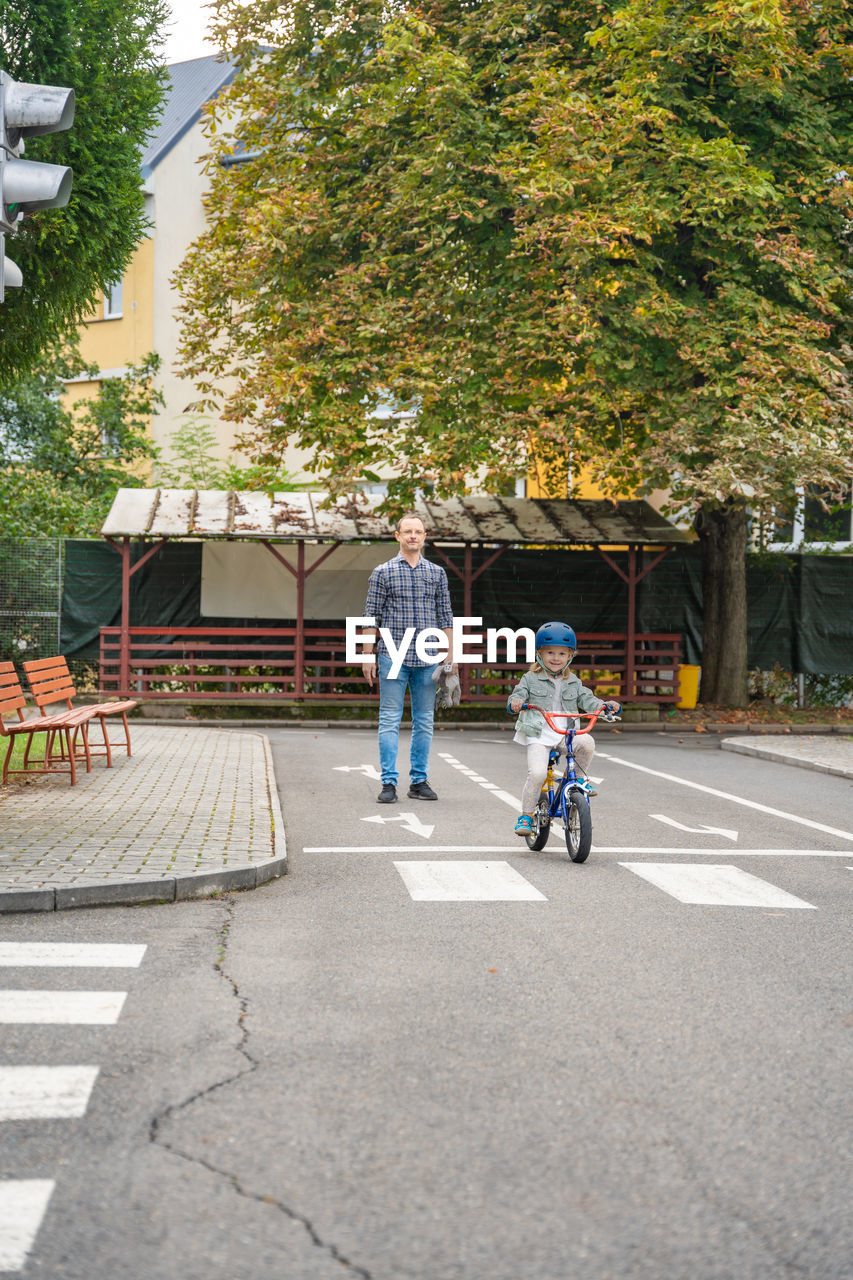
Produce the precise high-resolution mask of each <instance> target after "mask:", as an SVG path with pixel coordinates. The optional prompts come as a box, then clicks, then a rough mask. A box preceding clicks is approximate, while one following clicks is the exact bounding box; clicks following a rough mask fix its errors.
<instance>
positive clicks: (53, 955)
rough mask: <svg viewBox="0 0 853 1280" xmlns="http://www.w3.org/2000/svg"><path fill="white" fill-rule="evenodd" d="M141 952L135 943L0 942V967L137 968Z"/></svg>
mask: <svg viewBox="0 0 853 1280" xmlns="http://www.w3.org/2000/svg"><path fill="white" fill-rule="evenodd" d="M145 951H146V948H145V947H144V946H142V945H137V944H136V943H118V942H116V943H112V942H108V943H100V942H0V965H5V966H7V967H11V968H22V969H23V968H28V967H35V966H38V967H39V968H43V969H54V968H56V969H59V968H62V969H64V968H78V969H137V968H138V967H139V965H140V964H141V963H142V957H143V956H144V955H145Z"/></svg>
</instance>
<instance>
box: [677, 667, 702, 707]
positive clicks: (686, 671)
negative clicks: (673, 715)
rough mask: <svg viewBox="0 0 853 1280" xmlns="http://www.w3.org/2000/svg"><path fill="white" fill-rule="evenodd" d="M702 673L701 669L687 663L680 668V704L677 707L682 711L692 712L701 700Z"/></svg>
mask: <svg viewBox="0 0 853 1280" xmlns="http://www.w3.org/2000/svg"><path fill="white" fill-rule="evenodd" d="M701 672H702V668H701V667H693V666H690V665H689V664H687V663H684V664H682V665H681V666H679V668H678V702H676V704H675V705H676V706H677V707H680V708H681V709H682V711H691V710H692V709H693V707H695V706H696V703H697V702H698V700H699V676H700V674H701Z"/></svg>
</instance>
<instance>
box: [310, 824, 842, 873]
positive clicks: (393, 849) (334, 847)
mask: <svg viewBox="0 0 853 1280" xmlns="http://www.w3.org/2000/svg"><path fill="white" fill-rule="evenodd" d="M560 830H561V829H560ZM554 835H556V833H554ZM557 843H559V844H562V843H563V837H562V835H560V836H559V839H558V841H557ZM519 850H522V851H525V846H524V844H523V842H522V841H519V843H518V844H431V845H430V847H429V851H430V853H518V852H519ZM302 852H303V853H413V852H414V846H413V845H410V844H326V845H305V846H303V849H302ZM592 852H593V853H618V854H627V853H635V854H636V853H653V854H661V855H662V854H686V855H687V856H689V857H695V858H719V857H721V856H722V857H724V858H730V857H731V856H732V849H731V846H729V847H727V848H725V849H693V848H691V847H690V846H688V845H684V846H682V845H679V846H678V847H677V848H668V847H661V846H660V845H595V844H594V845H593V846H592ZM737 857H738V858H849V857H850V850H849V849H738V851H737ZM850 870H851V871H853V867H851V868H850Z"/></svg>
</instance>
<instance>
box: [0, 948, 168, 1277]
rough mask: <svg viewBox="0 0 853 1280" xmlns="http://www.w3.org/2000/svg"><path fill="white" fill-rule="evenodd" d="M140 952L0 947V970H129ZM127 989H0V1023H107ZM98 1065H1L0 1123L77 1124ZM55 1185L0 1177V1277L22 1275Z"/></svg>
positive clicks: (118, 1009) (113, 1019)
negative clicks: (14, 1274) (57, 1121)
mask: <svg viewBox="0 0 853 1280" xmlns="http://www.w3.org/2000/svg"><path fill="white" fill-rule="evenodd" d="M145 951H146V947H145V946H144V945H141V944H136V943H132V944H131V943H127V944H125V943H121V944H120V943H84V942H11V941H9V940H4V941H2V942H0V967H5V968H6V969H17V968H53V969H57V968H69V969H74V968H76V969H81V968H104V969H118V968H125V969H135V968H137V967H138V966H139V965H140V964H141V963H142V958H143V956H144V955H145ZM126 997H127V992H126V991H58V990H28V989H27V988H25V987H23V988H13V987H9V988H4V989H2V990H0V1024H3V1023H5V1024H18V1025H24V1024H28V1025H31V1026H38V1025H48V1024H63V1025H65V1026H110V1025H112V1024H113V1023H115V1022H116V1021H117V1020H118V1017H119V1015H120V1013H121V1011H122V1008H123V1006H124V1002H125V999H126ZM99 1070H100V1068H99V1067H96V1066H81V1065H76V1064H75V1065H68V1066H48V1065H46V1064H42V1063H39V1064H33V1065H26V1066H0V1121H4V1122H5V1121H11V1122H14V1121H41V1120H67V1119H79V1118H80V1117H81V1116H84V1115H85V1114H86V1109H87V1107H88V1105H89V1098H90V1097H91V1094H92V1089H93V1088H94V1086H95V1081H96V1080H97V1078H98V1072H99ZM54 1186H55V1183H54V1182H53V1181H51V1180H48V1179H39V1178H36V1179H26V1178H23V1179H13V1178H8V1179H6V1180H1V1179H0V1273H5V1272H13V1271H21V1270H22V1269H23V1268H24V1267H25V1266H26V1265H27V1257H28V1255H29V1253H30V1251H31V1250H32V1248H33V1244H34V1242H35V1238H36V1235H37V1233H38V1231H39V1228H40V1226H41V1222H42V1219H43V1217H44V1215H45V1212H46V1210H47V1206H48V1202H49V1200H50V1197H51V1195H52V1193H53V1188H54Z"/></svg>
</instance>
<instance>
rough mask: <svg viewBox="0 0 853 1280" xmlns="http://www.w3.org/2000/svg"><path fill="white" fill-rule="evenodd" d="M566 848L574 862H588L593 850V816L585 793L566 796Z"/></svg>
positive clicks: (575, 792)
mask: <svg viewBox="0 0 853 1280" xmlns="http://www.w3.org/2000/svg"><path fill="white" fill-rule="evenodd" d="M566 848H567V850H568V852H569V857H570V858H571V860H572V862H586V860H587V858H588V857H589V852H590V849H591V848H592V814H591V813H590V809H589V797H588V796H587V795H586V794H585V793H584V792H583V791H570V792H569V794H568V795H567V796H566Z"/></svg>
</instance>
